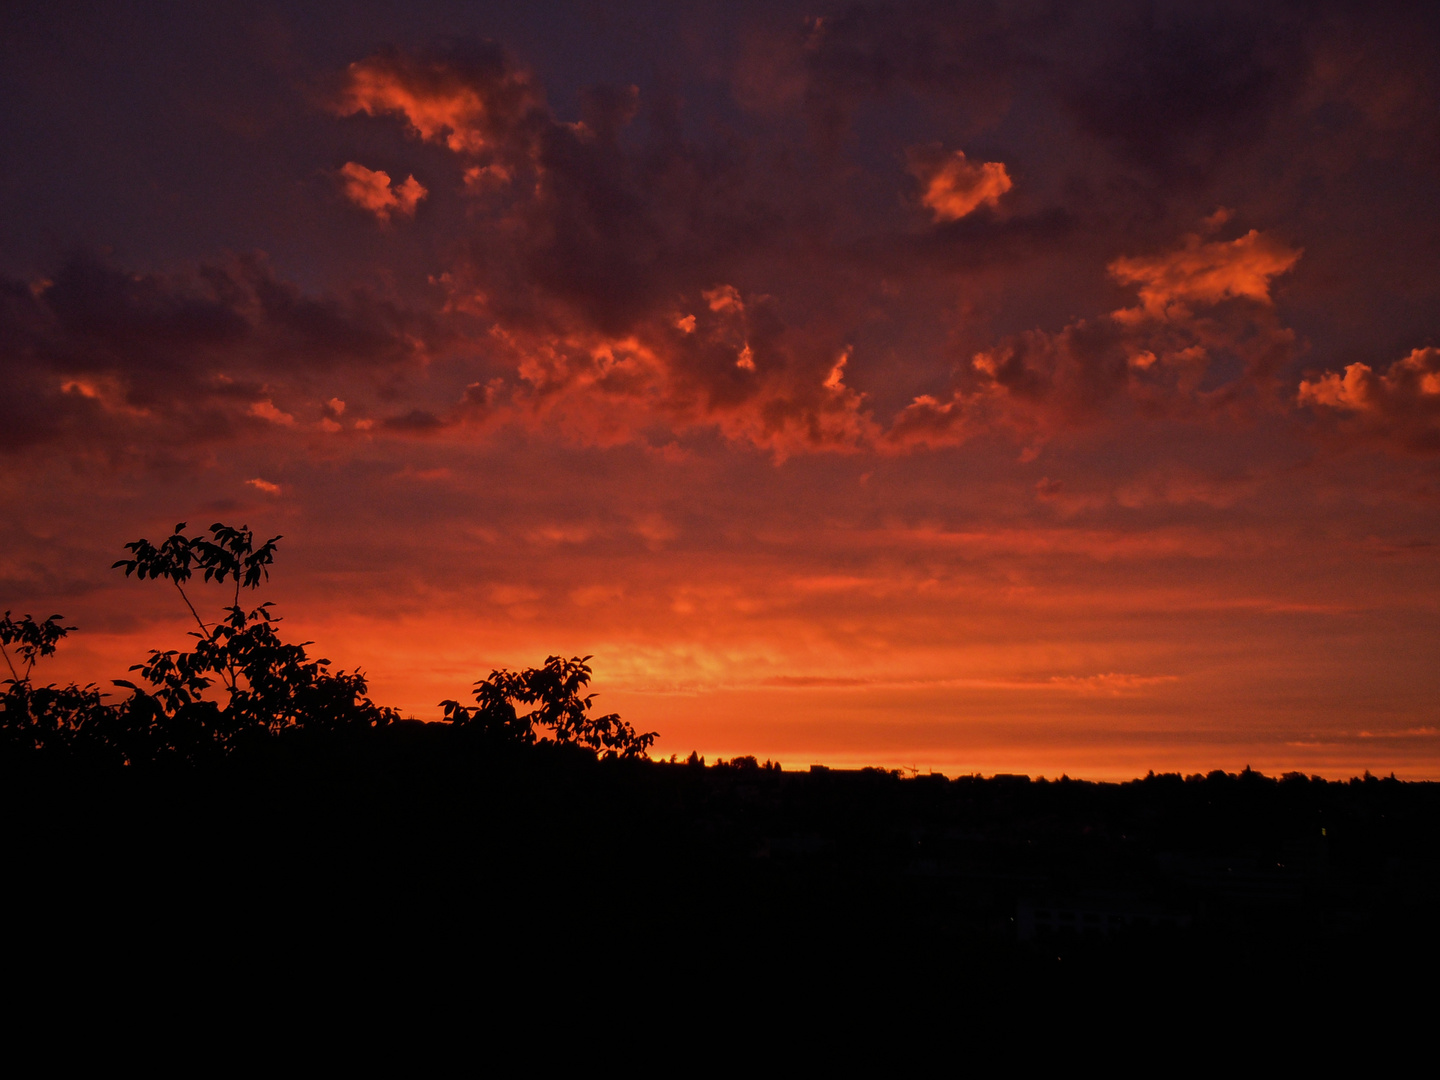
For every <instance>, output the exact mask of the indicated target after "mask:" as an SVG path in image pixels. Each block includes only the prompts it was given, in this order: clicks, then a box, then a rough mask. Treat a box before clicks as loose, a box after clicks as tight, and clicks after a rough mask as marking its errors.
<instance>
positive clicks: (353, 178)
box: [340, 161, 430, 222]
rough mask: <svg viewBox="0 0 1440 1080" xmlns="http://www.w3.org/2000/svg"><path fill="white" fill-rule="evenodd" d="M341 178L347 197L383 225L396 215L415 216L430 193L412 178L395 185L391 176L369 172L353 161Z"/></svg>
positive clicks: (349, 163) (344, 168)
mask: <svg viewBox="0 0 1440 1080" xmlns="http://www.w3.org/2000/svg"><path fill="white" fill-rule="evenodd" d="M340 177H341V179H342V180H343V181H344V184H345V186H344V192H345V197H346V198H347V199H349V200H350V201H351V202H352V203H354V204H355V205H356V206H358V207H360V209H361V210H367V211H369V212H370V213H372V214H374V215H375V217H376V218H377V219H378V220H380V221H383V222H388V221H389V220H390V218H391V217H392V216H394V215H398V216H400V217H414V216H415V207H416V206H417V205H418V204H419V202H420V200H421V199H423V198H425V196H426V195H428V194H430V193H429V191H427V190H426V188H425V187H424V185H422V184H421V183H420V181H418V180H416V179H415V177H413V176H411V177H410V178H409V179H407V180H406V181H405V182H404V183H403V184H392V183H391V181H390V174H389V173H387V172H380V171H377V170H374V169H367V168H366V167H365V166H364V165H361V164H359V163H357V162H354V161H350V162H346V163H345V165H344V167H342V168H341V170H340Z"/></svg>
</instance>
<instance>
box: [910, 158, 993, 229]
mask: <svg viewBox="0 0 1440 1080" xmlns="http://www.w3.org/2000/svg"><path fill="white" fill-rule="evenodd" d="M906 156H907V158H908V159H909V169H910V173H911V175H912V176H914V177H915V178H916V179H917V180H919V181H920V183H922V184H923V185H924V186H925V190H924V192H923V193H922V194H921V196H920V201H921V202H922V203H924V204H925V206H926V207H928V208H929V210H930V212H931V213H933V214H934V215H935V220H936V221H937V222H942V221H959V220H960V219H961V218H963V217H965V216H966V215H967V214H970V213H973V212H974V211H976V210H978V209H979V208H980V207H982V206H991V207H993V206H996V205H998V204H999V202H1000V196H1001V195H1004V194H1005V192H1007V191H1009V190H1010V189H1011V187H1013V186H1014V184H1013V182H1012V181H1011V179H1010V174H1009V173H1008V172H1006V171H1005V166H1004V165H1003V164H1002V163H1001V162H998V161H987V162H985V163H984V164H983V165H977V164H975V163H974V162H971V161H967V160H965V155H964V153H962V152H961V151H959V150H956V151H954V152H952V153H948V154H947V153H946V152H945V151H944V150H943V149H942V148H941V146H940V144H939V143H931V144H929V145H926V146H912V147H911V148H910V149H909V150H908V151H907V153H906Z"/></svg>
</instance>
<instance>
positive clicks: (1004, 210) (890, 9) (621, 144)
mask: <svg viewBox="0 0 1440 1080" xmlns="http://www.w3.org/2000/svg"><path fill="white" fill-rule="evenodd" d="M1437 58H1440V17H1437V15H1436V14H1435V13H1434V11H1433V9H1430V10H1427V7H1426V6H1425V5H1418V4H1416V5H1411V4H1390V5H1386V4H1377V3H1365V4H1359V3H1355V4H1343V3H1304V4H1301V3H1294V4H1285V3H1275V4H1268V5H1263V6H1257V5H1253V4H1239V3H1237V4H1208V3H1207V4H1160V3H1097V4H1093V5H1084V6H1081V5H1072V4H1064V3H1058V2H1055V3H1050V2H1027V3H910V4H864V3H862V4H833V5H832V4H826V3H807V4H788V3H773V2H772V3H764V4H741V3H736V4H723V5H717V4H685V3H664V4H649V5H647V4H598V3H569V4H529V5H514V4H493V5H489V4H484V3H478V4H477V3H464V4H460V3H455V4H445V3H427V4H424V5H416V4H414V3H403V4H402V3H343V4H341V3H334V4H327V3H307V4H298V5H297V4H284V5H282V4H273V5H266V4H263V3H247V4H237V5H227V4H223V3H214V4H205V5H150V4H133V5H132V4H124V3H105V4H95V5H83V4H63V3H62V4H55V3H45V4H24V3H16V4H14V5H12V6H10V7H8V8H7V16H6V19H5V20H4V23H3V26H0V380H3V393H0V500H3V506H4V511H5V512H4V514H3V517H0V606H3V607H5V608H9V609H12V610H13V611H15V612H16V614H17V615H18V614H20V613H23V612H33V613H34V614H35V615H36V616H37V617H43V616H44V615H47V614H50V613H51V612H59V613H63V614H64V615H65V616H66V620H67V622H68V623H71V624H73V625H75V626H77V627H79V630H78V631H77V632H76V633H75V634H73V635H72V636H71V638H70V639H69V640H68V641H67V642H66V643H65V644H64V645H63V646H62V649H61V652H60V653H59V654H58V655H57V656H56V657H54V658H53V659H51V660H49V661H47V662H46V664H47V666H46V667H45V668H44V669H42V670H41V671H40V672H38V675H39V677H41V678H42V679H49V680H55V681H67V680H70V679H75V680H77V681H80V682H91V681H93V682H96V683H99V684H101V685H102V686H108V683H109V680H110V679H114V678H123V677H124V676H125V674H126V670H127V669H128V667H129V665H130V664H133V663H138V662H139V661H140V660H141V659H143V657H144V656H145V654H146V653H147V651H148V650H149V649H150V648H182V647H184V646H185V643H186V641H187V639H186V637H185V634H186V630H185V618H184V617H185V616H186V612H185V611H184V609H183V606H182V605H181V604H180V602H179V598H178V597H177V596H176V595H175V594H174V593H173V591H170V592H167V591H165V589H163V588H161V586H160V585H158V584H156V583H153V582H144V583H139V582H136V581H135V580H134V579H129V580H127V579H125V578H124V577H123V576H122V575H121V573H120V572H118V571H115V570H112V569H111V563H113V562H114V561H115V560H116V559H118V558H119V557H120V556H121V555H122V554H124V552H123V550H122V545H123V544H125V543H126V542H127V541H130V540H134V539H136V538H138V537H141V536H144V537H148V538H150V539H152V540H157V541H158V540H159V539H161V538H162V537H164V536H166V535H168V533H169V531H170V530H171V528H172V527H173V526H174V525H175V524H176V523H177V522H181V521H183V522H186V523H187V524H188V526H189V530H188V531H191V532H194V531H196V530H197V529H203V528H204V527H206V526H208V525H209V524H211V523H212V522H214V521H224V522H227V523H230V524H237V525H239V524H244V525H248V526H250V527H251V528H252V529H254V530H255V532H256V533H257V534H258V535H259V536H260V537H261V538H262V539H263V538H265V537H269V536H273V535H282V536H283V540H282V541H281V543H280V548H279V555H278V558H277V561H276V564H275V567H274V571H273V574H272V578H271V581H270V583H269V584H268V585H267V586H266V588H265V590H264V591H263V596H262V597H259V598H257V599H269V600H273V601H274V602H275V605H276V610H277V611H279V612H280V613H281V614H282V615H283V616H284V617H285V619H286V623H285V629H286V630H287V632H288V633H290V634H291V636H292V637H294V638H296V639H299V640H307V641H313V642H314V643H315V644H314V646H313V650H312V651H313V652H315V653H317V654H319V655H323V656H325V657H327V658H329V659H331V660H332V661H333V662H334V664H335V666H336V667H337V668H343V669H345V670H354V669H357V668H358V669H361V670H363V671H364V672H365V673H366V674H367V675H368V677H369V679H370V684H371V690H372V694H373V696H374V697H375V698H376V700H378V701H380V702H381V703H383V704H390V705H395V706H397V707H399V708H401V709H402V710H404V711H405V712H406V713H407V714H408V715H413V716H416V717H419V718H422V719H438V718H439V716H440V710H439V708H438V705H437V703H438V702H439V701H440V700H442V699H443V698H455V697H462V698H463V697H464V696H465V694H466V691H467V689H468V688H469V686H470V685H471V684H472V683H473V682H474V681H475V680H476V679H478V678H481V677H483V676H485V675H487V674H488V673H489V672H490V671H491V670H492V669H494V668H497V667H511V668H514V667H526V666H534V665H538V664H540V663H541V662H542V661H543V660H544V659H545V657H546V656H548V655H551V654H560V655H566V656H570V655H591V656H593V660H592V661H591V663H592V666H593V668H594V672H595V681H594V684H593V688H594V689H596V690H597V691H599V695H600V696H599V697H598V698H597V702H596V705H597V707H600V708H603V709H605V710H606V711H618V712H620V713H621V715H622V716H624V717H625V718H626V719H627V720H629V721H631V722H632V723H634V724H635V725H636V727H637V728H638V729H640V730H642V731H643V730H652V729H653V730H656V731H658V732H659V733H660V737H659V739H658V741H657V743H656V746H655V752H656V753H659V754H662V755H663V756H666V757H668V756H669V755H671V754H679V755H680V756H681V757H684V756H685V755H687V754H688V753H690V752H691V751H692V750H694V751H698V752H700V753H701V754H704V755H706V756H707V757H710V758H711V759H713V758H714V757H716V756H723V757H727V758H728V757H731V756H734V755H739V754H753V755H755V756H757V757H758V758H760V759H762V760H763V759H766V758H770V759H774V760H778V761H781V762H783V763H784V764H785V766H786V767H795V768H803V767H805V766H807V765H809V764H812V763H825V764H829V765H832V766H858V765H878V766H883V767H887V768H904V769H915V770H918V771H922V772H923V771H929V770H934V771H942V772H945V773H947V774H949V775H956V774H959V773H971V772H983V773H986V774H989V773H993V772H1027V773H1030V774H1032V775H1035V774H1047V775H1059V774H1061V773H1068V774H1069V775H1071V776H1085V777H1093V778H1111V779H1113V778H1125V777H1129V776H1134V775H1143V774H1144V773H1145V772H1146V771H1147V770H1150V769H1154V770H1155V771H1157V772H1159V771H1182V772H1186V773H1190V772H1196V771H1201V772H1205V771H1209V770H1211V769H1215V768H1223V769H1229V770H1232V771H1233V770H1236V769H1239V768H1241V767H1243V766H1245V765H1250V766H1252V767H1254V768H1257V769H1261V770H1263V771H1266V772H1283V771H1289V770H1301V771H1304V772H1306V773H1312V774H1320V775H1326V776H1349V775H1352V774H1355V773H1358V772H1359V771H1361V770H1363V769H1370V770H1372V771H1374V772H1377V773H1381V774H1385V773H1390V772H1392V771H1393V772H1394V773H1395V774H1396V775H1397V776H1400V777H1402V778H1432V779H1434V778H1440V717H1437V711H1440V709H1437V702H1440V663H1437V660H1440V622H1437V616H1440V528H1437V525H1440V521H1437V512H1440V471H1437V465H1440V198H1437V194H1436V176H1437V172H1440V109H1437V105H1436V103H1437V102H1440V85H1437V83H1440V65H1437V63H1436V61H1437ZM200 593H201V597H200V599H202V600H204V602H206V603H208V604H209V605H210V606H211V607H212V608H214V609H215V610H218V609H219V607H220V606H221V605H222V604H223V603H224V598H223V596H221V595H220V593H219V591H218V590H217V591H216V593H214V594H210V593H207V592H205V590H204V589H203V588H202V589H201V590H200Z"/></svg>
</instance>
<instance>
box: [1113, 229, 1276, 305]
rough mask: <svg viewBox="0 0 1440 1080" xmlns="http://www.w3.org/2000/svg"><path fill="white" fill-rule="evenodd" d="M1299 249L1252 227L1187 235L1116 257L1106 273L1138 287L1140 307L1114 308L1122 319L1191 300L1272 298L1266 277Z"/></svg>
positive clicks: (1213, 301)
mask: <svg viewBox="0 0 1440 1080" xmlns="http://www.w3.org/2000/svg"><path fill="white" fill-rule="evenodd" d="M1301 254H1302V252H1301V251H1300V250H1299V249H1297V248H1289V247H1286V246H1285V244H1284V243H1283V242H1281V241H1279V240H1277V239H1275V238H1274V237H1273V236H1268V235H1266V234H1265V233H1262V232H1259V231H1257V230H1255V229H1251V230H1250V231H1249V232H1248V233H1246V234H1245V235H1244V236H1242V237H1240V238H1239V239H1237V240H1215V241H1211V242H1210V243H1202V242H1201V240H1200V237H1198V236H1196V235H1193V234H1192V235H1190V236H1187V237H1186V238H1185V244H1184V246H1182V247H1180V248H1179V249H1177V250H1175V251H1167V252H1164V253H1162V254H1160V255H1141V256H1136V257H1133V258H1131V257H1126V258H1120V259H1116V260H1115V261H1114V262H1112V263H1111V264H1110V267H1109V269H1110V276H1111V277H1113V278H1114V279H1115V280H1116V281H1118V282H1120V283H1121V284H1124V285H1137V286H1139V289H1140V307H1138V308H1127V309H1125V310H1124V311H1119V312H1116V313H1115V314H1116V317H1117V318H1121V319H1126V320H1132V321H1133V320H1135V319H1140V318H1146V317H1150V318H1160V319H1163V318H1171V317H1175V316H1181V317H1183V316H1186V315H1188V314H1189V310H1190V305H1193V304H1218V303H1220V301H1222V300H1228V299H1233V298H1243V299H1247V300H1254V301H1256V302H1257V303H1260V304H1266V305H1268V304H1269V303H1270V279H1271V278H1273V277H1275V276H1277V275H1279V274H1283V273H1285V272H1286V271H1287V270H1289V269H1290V268H1291V267H1293V266H1294V265H1295V263H1296V262H1298V261H1299V259H1300V256H1301Z"/></svg>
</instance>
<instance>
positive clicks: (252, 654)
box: [115, 521, 399, 756]
mask: <svg viewBox="0 0 1440 1080" xmlns="http://www.w3.org/2000/svg"><path fill="white" fill-rule="evenodd" d="M209 531H210V536H209V537H208V538H207V537H205V536H204V535H203V534H202V535H200V536H193V537H187V536H186V535H185V523H184V522H183V521H182V522H181V523H180V524H178V525H176V526H175V531H174V533H173V534H172V535H171V536H170V537H169V538H168V539H167V540H165V541H164V542H163V543H161V544H159V545H155V544H152V543H150V541H149V540H146V539H143V538H142V539H140V540H135V541H133V542H131V543H129V544H126V545H125V546H126V548H127V549H129V551H130V552H131V553H132V555H133V556H134V557H133V558H130V559H121V560H119V561H118V562H116V563H115V568H116V569H120V568H123V569H124V571H125V576H126V577H129V576H130V575H131V574H134V575H135V576H136V577H137V578H139V579H141V580H144V579H145V578H150V579H152V580H159V579H162V578H163V579H166V580H169V581H171V582H173V583H174V585H175V588H176V589H177V590H178V592H179V593H180V597H181V599H182V600H183V601H184V603H185V607H186V608H187V609H188V610H189V612H190V614H191V616H192V617H193V618H194V620H195V623H196V625H197V626H198V627H199V629H198V631H191V636H192V637H194V638H195V639H196V644H195V647H194V648H193V649H191V650H190V651H189V652H183V651H179V650H174V649H171V650H169V651H165V652H161V651H159V650H154V651H152V652H151V653H150V658H149V660H147V661H146V662H145V663H143V664H136V665H134V666H133V667H132V668H131V669H130V670H131V671H138V672H139V673H140V676H141V678H142V679H143V680H144V681H145V682H146V683H148V684H149V687H150V688H149V689H148V690H147V689H143V688H141V687H140V686H137V685H136V684H135V683H133V682H130V681H128V680H123V679H117V680H115V684H116V685H117V686H124V687H127V688H129V689H130V690H132V691H133V692H134V696H133V697H132V698H131V700H130V701H129V702H127V706H128V708H129V710H130V713H131V714H132V716H133V717H134V718H136V719H137V720H141V719H143V721H148V724H149V727H150V734H151V735H152V738H153V741H154V742H156V743H157V744H158V746H160V747H162V748H163V749H164V750H166V751H169V752H178V753H181V754H183V755H186V756H190V755H191V754H193V753H194V752H195V748H196V747H207V748H209V749H213V750H218V751H220V752H227V751H229V750H233V749H234V748H235V747H236V746H237V745H240V744H241V743H243V742H245V741H246V740H253V739H255V738H257V737H260V736H265V735H279V734H282V733H283V732H285V731H288V730H291V729H295V728H308V729H322V730H332V731H333V730H342V729H355V728H361V729H365V728H377V727H384V726H387V725H389V724H391V723H393V722H394V721H396V720H397V719H399V714H398V713H397V712H396V711H395V710H393V709H389V708H383V707H381V706H378V705H376V704H375V703H374V702H372V701H371V700H370V699H369V698H368V697H367V696H366V690H367V685H366V681H365V678H364V676H363V675H362V674H360V673H359V672H358V671H357V672H349V673H347V672H345V671H340V672H335V673H332V672H331V671H330V670H329V666H330V661H329V660H326V659H312V658H311V657H310V656H309V655H308V654H307V653H306V651H305V649H306V646H308V645H311V644H313V642H309V641H305V642H300V643H299V644H288V643H286V642H285V641H283V640H282V639H281V637H280V634H279V632H278V630H277V624H278V623H279V622H280V619H279V618H278V617H277V616H276V615H274V614H273V613H272V612H271V610H270V608H271V606H272V605H271V604H270V603H269V602H266V603H263V604H260V605H259V606H258V607H255V608H253V609H251V610H250V611H246V610H245V608H244V607H242V606H241V604H240V596H241V590H242V589H250V590H255V589H258V588H259V587H260V585H261V583H262V581H268V580H269V578H270V570H269V568H270V566H271V564H272V563H274V561H275V545H276V544H277V542H278V541H279V540H280V539H281V537H279V536H274V537H271V538H270V539H269V540H267V541H265V543H263V544H261V545H260V546H259V547H256V546H255V536H254V533H252V532H251V530H250V528H249V526H244V525H242V526H241V527H240V528H238V529H237V528H235V527H233V526H230V525H225V524H222V523H220V522H216V523H215V524H214V525H211V526H210V530H209ZM195 575H199V576H201V577H202V579H203V580H204V581H206V582H215V583H218V584H222V585H223V584H225V583H226V581H228V580H233V582H234V590H233V593H232V595H231V603H230V604H228V605H226V607H225V609H224V615H223V617H222V618H220V619H218V620H216V621H215V622H213V623H208V622H206V621H205V620H204V619H203V618H201V616H200V613H199V611H198V610H197V609H196V607H195V604H194V602H193V601H192V600H191V598H190V596H189V594H188V593H187V592H186V590H185V583H186V582H188V581H190V579H191V578H192V577H193V576H195ZM217 680H218V681H219V682H220V684H221V691H220V694H219V695H218V696H219V697H220V700H215V698H213V697H207V696H206V695H207V692H208V691H210V690H211V688H212V687H213V686H214V685H215V683H216V681H217Z"/></svg>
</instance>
